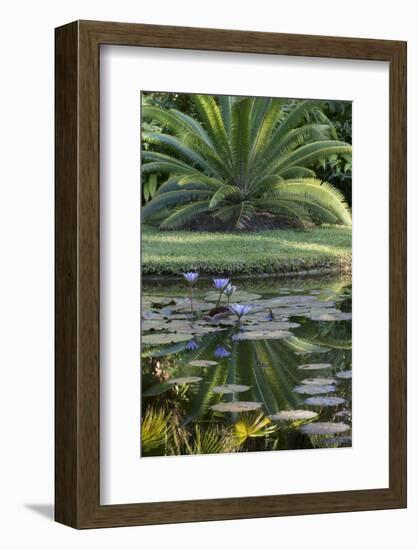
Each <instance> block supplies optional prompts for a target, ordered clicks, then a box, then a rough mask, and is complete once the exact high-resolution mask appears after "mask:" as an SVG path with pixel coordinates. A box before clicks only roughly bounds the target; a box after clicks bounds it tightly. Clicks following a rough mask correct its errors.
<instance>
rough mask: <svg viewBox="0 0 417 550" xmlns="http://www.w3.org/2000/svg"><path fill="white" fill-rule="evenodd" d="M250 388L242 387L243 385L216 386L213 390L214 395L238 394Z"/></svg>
mask: <svg viewBox="0 0 417 550" xmlns="http://www.w3.org/2000/svg"><path fill="white" fill-rule="evenodd" d="M249 389H250V386H244V385H243V384H225V385H224V386H216V387H215V388H213V392H214V393H240V392H244V391H248V390H249Z"/></svg>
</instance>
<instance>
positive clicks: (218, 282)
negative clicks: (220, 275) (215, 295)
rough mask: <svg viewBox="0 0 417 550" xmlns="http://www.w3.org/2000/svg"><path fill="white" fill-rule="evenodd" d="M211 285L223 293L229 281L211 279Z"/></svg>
mask: <svg viewBox="0 0 417 550" xmlns="http://www.w3.org/2000/svg"><path fill="white" fill-rule="evenodd" d="M213 283H214V286H215V287H216V289H217V290H220V291H222V292H224V290H225V289H226V287H227V285H228V284H229V283H230V279H213Z"/></svg>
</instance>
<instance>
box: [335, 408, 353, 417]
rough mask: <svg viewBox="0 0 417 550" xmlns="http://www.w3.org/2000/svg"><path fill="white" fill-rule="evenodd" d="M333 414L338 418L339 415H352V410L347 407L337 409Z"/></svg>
mask: <svg viewBox="0 0 417 550" xmlns="http://www.w3.org/2000/svg"><path fill="white" fill-rule="evenodd" d="M335 416H337V417H338V418H340V417H344V416H346V417H350V416H352V411H350V410H349V409H343V411H339V412H337V413H336V414H335Z"/></svg>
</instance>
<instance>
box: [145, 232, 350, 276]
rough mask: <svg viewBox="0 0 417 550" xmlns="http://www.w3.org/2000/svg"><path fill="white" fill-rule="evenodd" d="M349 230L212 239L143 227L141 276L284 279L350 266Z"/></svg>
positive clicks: (221, 235) (217, 235)
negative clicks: (190, 274) (261, 275)
mask: <svg viewBox="0 0 417 550" xmlns="http://www.w3.org/2000/svg"><path fill="white" fill-rule="evenodd" d="M351 239H352V230H351V228H350V227H340V226H328V227H320V228H316V229H313V230H310V231H298V230H293V229H281V230H279V229H275V230H269V231H260V232H256V233H250V232H246V233H245V232H233V233H207V232H191V231H159V230H158V229H154V228H152V227H149V226H143V227H142V273H143V274H144V275H162V274H173V275H180V274H181V273H182V272H183V271H188V270H198V271H200V272H201V273H202V274H204V273H207V274H217V273H225V274H230V275H231V274H238V273H284V272H291V271H304V270H307V269H317V268H328V267H340V268H341V269H346V268H350V265H351V258H352V253H351Z"/></svg>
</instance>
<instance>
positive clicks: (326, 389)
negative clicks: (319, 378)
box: [293, 384, 336, 395]
mask: <svg viewBox="0 0 417 550" xmlns="http://www.w3.org/2000/svg"><path fill="white" fill-rule="evenodd" d="M334 391H336V386H332V385H327V386H318V385H308V384H301V386H296V387H295V388H294V389H293V392H295V393H301V394H308V395H318V394H320V393H331V392H334Z"/></svg>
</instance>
